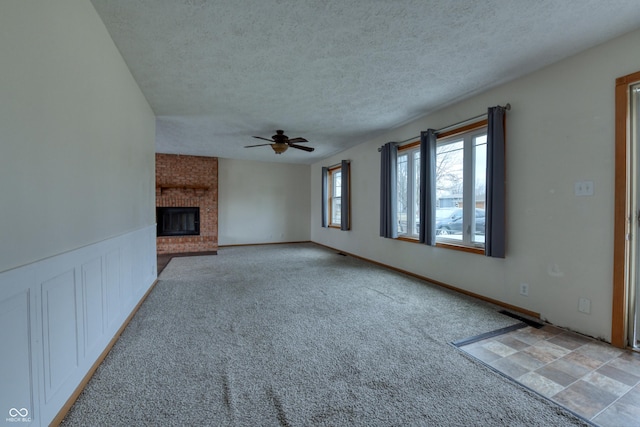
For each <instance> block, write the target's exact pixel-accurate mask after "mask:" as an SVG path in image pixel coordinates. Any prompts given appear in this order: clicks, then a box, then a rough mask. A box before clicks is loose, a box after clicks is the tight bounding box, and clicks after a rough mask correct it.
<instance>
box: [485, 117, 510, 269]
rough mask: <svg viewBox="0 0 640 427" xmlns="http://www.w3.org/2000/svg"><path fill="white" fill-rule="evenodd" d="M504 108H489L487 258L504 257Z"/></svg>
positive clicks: (486, 213)
mask: <svg viewBox="0 0 640 427" xmlns="http://www.w3.org/2000/svg"><path fill="white" fill-rule="evenodd" d="M505 111H506V110H505V108H504V107H500V106H497V107H490V108H489V111H488V116H487V119H488V124H487V205H486V207H485V208H486V212H485V215H486V226H485V244H484V251H485V255H487V256H490V257H495V258H504V257H505V246H506V237H505V208H506V203H505V178H506V177H505V171H506V164H505Z"/></svg>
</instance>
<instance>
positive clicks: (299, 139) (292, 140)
mask: <svg viewBox="0 0 640 427" xmlns="http://www.w3.org/2000/svg"><path fill="white" fill-rule="evenodd" d="M289 142H294V143H295V142H309V141H307V140H306V139H304V138H291V139H290V140H289Z"/></svg>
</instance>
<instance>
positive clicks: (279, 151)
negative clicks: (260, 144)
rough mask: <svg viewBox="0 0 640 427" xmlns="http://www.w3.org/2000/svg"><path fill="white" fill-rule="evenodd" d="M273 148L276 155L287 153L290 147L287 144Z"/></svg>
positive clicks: (273, 146) (272, 146)
mask: <svg viewBox="0 0 640 427" xmlns="http://www.w3.org/2000/svg"><path fill="white" fill-rule="evenodd" d="M271 148H273V151H275V152H276V154H282V153H284V152H285V151H287V148H289V146H288V145H287V144H282V143H280V144H278V143H276V144H271Z"/></svg>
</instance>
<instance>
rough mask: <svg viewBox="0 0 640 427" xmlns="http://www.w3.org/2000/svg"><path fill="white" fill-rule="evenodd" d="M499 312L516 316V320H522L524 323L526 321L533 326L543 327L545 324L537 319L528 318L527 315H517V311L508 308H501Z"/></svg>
mask: <svg viewBox="0 0 640 427" xmlns="http://www.w3.org/2000/svg"><path fill="white" fill-rule="evenodd" d="M498 313H500V314H504V315H505V316H509V317H512V318H514V319H516V320H519V321H521V322H522V323H526V324H527V325H528V326H531V327H532V328H536V329H540V328H542V327H543V326H544V325H543V324H542V323H540V322H536V321H535V320H531V319H527V318H526V317H522V316H519V315H517V314H515V313H511V312H510V311H507V310H500V311H499V312H498Z"/></svg>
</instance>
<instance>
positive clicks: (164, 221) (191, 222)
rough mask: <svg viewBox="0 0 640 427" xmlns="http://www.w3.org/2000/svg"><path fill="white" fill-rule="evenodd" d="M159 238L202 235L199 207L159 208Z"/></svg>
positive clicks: (157, 220)
mask: <svg viewBox="0 0 640 427" xmlns="http://www.w3.org/2000/svg"><path fill="white" fill-rule="evenodd" d="M156 223H157V224H158V232H157V235H158V236H198V235H200V208H199V207H157V208H156Z"/></svg>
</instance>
